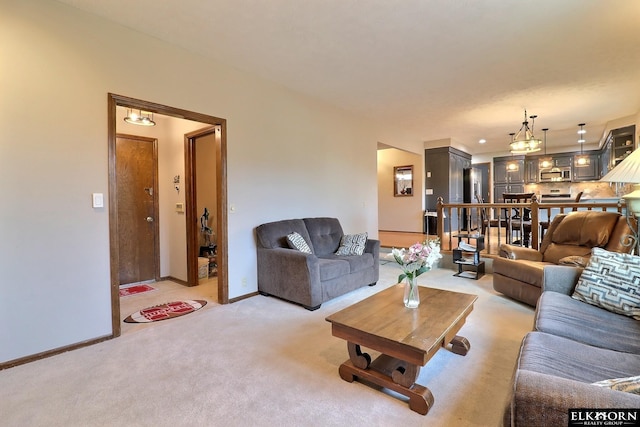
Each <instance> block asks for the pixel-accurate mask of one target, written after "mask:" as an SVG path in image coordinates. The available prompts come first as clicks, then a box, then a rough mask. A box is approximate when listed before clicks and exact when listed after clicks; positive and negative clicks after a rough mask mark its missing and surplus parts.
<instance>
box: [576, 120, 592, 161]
mask: <svg viewBox="0 0 640 427" xmlns="http://www.w3.org/2000/svg"><path fill="white" fill-rule="evenodd" d="M584 125H585V123H580V124H579V125H578V126H580V130H578V135H580V136H579V137H578V144H580V155H579V156H576V158H575V161H574V164H575V166H577V167H579V168H581V167H584V166H589V165H590V164H591V159H590V158H589V156H585V155H584V150H583V147H584V143H585V141H586V139H584V134H585V133H587V131H586V130H584Z"/></svg>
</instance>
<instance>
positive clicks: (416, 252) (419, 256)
mask: <svg viewBox="0 0 640 427" xmlns="http://www.w3.org/2000/svg"><path fill="white" fill-rule="evenodd" d="M391 254H392V255H393V258H394V259H395V260H396V262H397V263H398V264H400V268H402V271H403V274H401V275H400V276H399V277H398V282H402V280H403V279H404V278H405V277H406V278H408V279H409V280H413V279H415V278H416V277H418V276H419V275H421V274H422V273H425V272H427V271H429V270H431V268H432V267H433V264H434V263H435V262H436V261H437V260H439V259H440V258H442V254H441V253H440V240H438V239H432V240H427V241H425V242H424V243H415V244H413V245H411V246H410V247H409V248H408V249H404V248H403V249H396V248H393V249H392V250H391Z"/></svg>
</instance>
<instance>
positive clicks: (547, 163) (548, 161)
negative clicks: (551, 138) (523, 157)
mask: <svg viewBox="0 0 640 427" xmlns="http://www.w3.org/2000/svg"><path fill="white" fill-rule="evenodd" d="M548 130H549V128H544V129H542V132H544V157H541V158H540V160H539V163H538V167H539V168H540V169H548V168H550V167H551V166H553V159H552V158H551V157H547V131H548Z"/></svg>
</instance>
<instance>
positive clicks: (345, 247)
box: [336, 233, 367, 255]
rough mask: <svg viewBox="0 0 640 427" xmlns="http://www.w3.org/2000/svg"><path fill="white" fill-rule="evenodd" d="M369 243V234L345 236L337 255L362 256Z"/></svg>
mask: <svg viewBox="0 0 640 427" xmlns="http://www.w3.org/2000/svg"><path fill="white" fill-rule="evenodd" d="M366 243H367V233H360V234H345V235H344V236H342V240H341V241H340V247H339V248H338V250H337V251H336V255H362V254H363V253H364V246H365V244H366Z"/></svg>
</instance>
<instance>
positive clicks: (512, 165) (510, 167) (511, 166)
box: [507, 132, 520, 172]
mask: <svg viewBox="0 0 640 427" xmlns="http://www.w3.org/2000/svg"><path fill="white" fill-rule="evenodd" d="M513 135H515V133H513V132H511V133H510V134H509V137H510V138H509V139H510V140H511V141H513ZM512 157H513V155H512ZM518 170H520V165H518V161H517V160H511V161H508V162H507V172H518Z"/></svg>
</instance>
